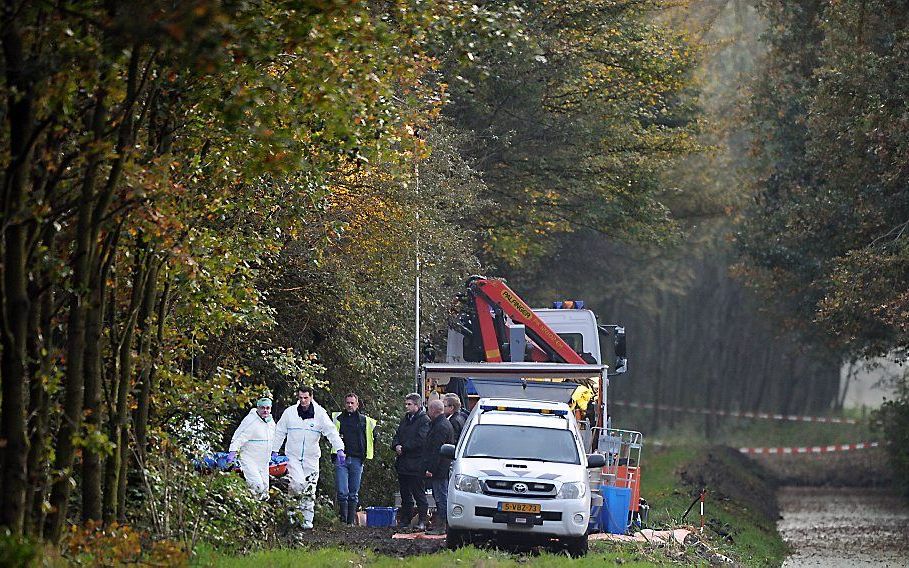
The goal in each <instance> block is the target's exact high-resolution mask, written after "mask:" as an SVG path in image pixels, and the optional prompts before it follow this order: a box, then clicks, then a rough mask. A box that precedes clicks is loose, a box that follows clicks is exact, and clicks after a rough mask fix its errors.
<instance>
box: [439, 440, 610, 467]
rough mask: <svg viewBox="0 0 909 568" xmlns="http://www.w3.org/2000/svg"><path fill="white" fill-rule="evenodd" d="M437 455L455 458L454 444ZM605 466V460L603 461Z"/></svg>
mask: <svg viewBox="0 0 909 568" xmlns="http://www.w3.org/2000/svg"><path fill="white" fill-rule="evenodd" d="M439 455H440V456H442V457H443V458H448V459H450V460H453V459H454V456H455V446H454V444H442V447H441V448H439ZM603 463H604V464H605V463H606V462H605V460H604V461H603Z"/></svg>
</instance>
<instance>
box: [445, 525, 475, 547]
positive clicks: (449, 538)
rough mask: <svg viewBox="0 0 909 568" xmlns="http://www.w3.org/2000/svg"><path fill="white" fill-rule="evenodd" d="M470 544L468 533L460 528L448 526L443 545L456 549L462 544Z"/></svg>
mask: <svg viewBox="0 0 909 568" xmlns="http://www.w3.org/2000/svg"><path fill="white" fill-rule="evenodd" d="M468 544H470V534H469V533H468V532H467V531H465V530H461V529H453V528H451V527H448V530H447V531H446V532H445V547H446V548H448V549H449V550H456V549H458V548H461V547H462V546H465V545H468Z"/></svg>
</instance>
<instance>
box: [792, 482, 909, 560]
mask: <svg viewBox="0 0 909 568" xmlns="http://www.w3.org/2000/svg"><path fill="white" fill-rule="evenodd" d="M777 498H778V500H779V505H780V509H781V514H782V519H781V520H780V522H779V531H780V534H782V536H783V539H784V540H785V541H786V542H787V543H788V544H789V545H790V546H791V547H792V549H793V551H792V552H793V553H792V556H790V557H789V558H788V559H787V560H786V562H785V563H784V564H783V566H785V567H792V568H795V567H802V566H806V567H807V566H848V567H854V566H909V506H907V505H906V503H905V501H902V500H901V499H900V498H899V497H898V496H897V495H895V494H893V493H892V492H889V491H887V490H882V489H867V488H864V489H862V488H806V487H784V488H782V489H781V490H780V491H779V493H778V495H777Z"/></svg>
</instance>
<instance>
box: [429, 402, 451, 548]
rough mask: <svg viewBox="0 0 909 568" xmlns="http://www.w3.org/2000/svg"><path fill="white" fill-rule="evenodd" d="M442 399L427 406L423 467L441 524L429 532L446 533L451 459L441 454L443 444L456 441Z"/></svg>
mask: <svg viewBox="0 0 909 568" xmlns="http://www.w3.org/2000/svg"><path fill="white" fill-rule="evenodd" d="M444 408H445V406H444V404H443V403H442V401H441V400H432V401H430V402H429V404H428V405H427V407H426V410H427V415H428V416H429V420H430V422H429V432H428V433H427V434H426V447H425V449H424V450H423V469H424V471H425V473H424V475H425V476H426V479H428V480H429V482H430V483H431V484H432V498H433V500H434V501H435V502H436V518H437V519H438V520H439V525H438V526H437V527H435V529H433V530H432V531H430V532H429V533H427V534H445V525H446V522H447V520H448V472H449V470H450V469H451V460H450V459H448V458H443V457H442V456H441V455H439V450H440V449H441V448H442V444H451V443H454V428H452V427H451V422H449V421H448V417H447V416H445V411H444Z"/></svg>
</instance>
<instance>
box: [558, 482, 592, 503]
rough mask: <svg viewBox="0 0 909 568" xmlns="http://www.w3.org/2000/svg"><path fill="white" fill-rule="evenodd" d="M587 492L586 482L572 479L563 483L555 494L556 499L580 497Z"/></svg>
mask: <svg viewBox="0 0 909 568" xmlns="http://www.w3.org/2000/svg"><path fill="white" fill-rule="evenodd" d="M586 494H587V484H586V483H584V482H583V481H573V482H571V483H563V484H562V488H561V489H559V494H558V495H556V498H557V499H580V498H581V497H583V496H584V495H586Z"/></svg>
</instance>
